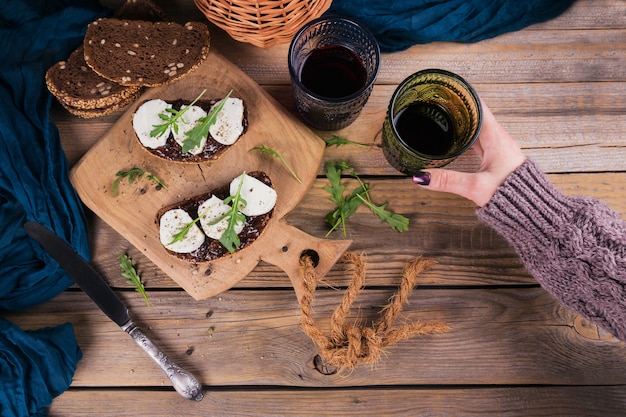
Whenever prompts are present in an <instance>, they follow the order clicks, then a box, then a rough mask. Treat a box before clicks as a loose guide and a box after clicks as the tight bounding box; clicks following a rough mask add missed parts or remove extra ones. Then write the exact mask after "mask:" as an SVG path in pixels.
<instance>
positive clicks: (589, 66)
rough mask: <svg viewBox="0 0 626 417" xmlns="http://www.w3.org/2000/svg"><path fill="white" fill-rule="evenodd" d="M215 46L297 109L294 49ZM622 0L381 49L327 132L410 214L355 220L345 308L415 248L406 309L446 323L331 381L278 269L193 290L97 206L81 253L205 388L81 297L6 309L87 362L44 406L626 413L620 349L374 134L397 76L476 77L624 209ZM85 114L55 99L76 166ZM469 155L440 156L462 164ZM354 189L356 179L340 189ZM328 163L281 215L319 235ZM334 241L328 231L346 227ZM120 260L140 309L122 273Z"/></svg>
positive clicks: (504, 108)
mask: <svg viewBox="0 0 626 417" xmlns="http://www.w3.org/2000/svg"><path fill="white" fill-rule="evenodd" d="M158 3H160V4H161V6H162V7H163V8H164V9H165V10H166V11H167V12H168V13H169V14H170V15H171V16H172V17H174V18H175V19H176V20H177V21H181V22H184V21H187V20H193V19H198V18H201V16H200V14H199V12H198V11H197V10H196V9H195V7H194V5H193V2H192V1H190V0H178V1H160V2H158ZM211 33H212V45H213V47H214V48H216V49H217V50H219V51H220V52H221V53H222V54H223V55H225V56H226V57H227V58H228V59H229V60H230V61H231V62H233V63H234V64H235V65H237V66H238V67H240V68H241V69H243V70H244V71H245V72H246V73H247V74H249V75H250V76H251V77H252V78H253V79H254V80H255V81H256V82H257V83H258V84H260V85H261V86H262V87H263V88H264V89H265V90H266V91H267V92H269V94H270V95H271V96H273V97H274V98H276V99H277V100H278V101H279V102H280V103H282V105H284V106H285V107H286V108H287V109H288V110H289V111H291V112H293V113H294V114H295V113H296V111H295V106H294V103H293V98H292V96H291V87H290V85H289V77H288V71H287V65H286V53H287V48H288V46H287V45H279V46H274V47H270V48H267V49H260V48H257V47H254V46H251V45H248V44H242V43H239V42H236V41H234V40H232V39H231V38H230V37H229V36H227V35H226V34H225V33H224V32H222V31H221V30H218V29H216V28H215V27H213V26H211ZM625 56H626V2H624V0H579V1H577V2H576V4H575V5H574V6H573V7H572V8H571V9H570V10H568V11H567V12H566V13H565V14H563V15H562V16H560V17H558V18H556V19H554V20H552V21H549V22H545V23H542V24H538V25H534V26H532V27H529V28H527V29H524V30H522V31H519V32H516V33H510V34H505V35H502V36H499V37H497V38H495V39H490V40H486V41H483V42H480V43H476V44H467V45H466V44H455V43H437V44H429V45H417V46H414V47H412V48H411V49H409V50H407V51H404V52H400V53H393V54H384V55H383V57H382V66H381V70H380V75H379V77H378V81H377V85H376V86H375V88H374V91H373V93H372V96H371V98H370V100H369V102H368V103H367V106H366V107H365V109H364V110H363V113H362V115H361V116H360V117H359V119H358V120H357V121H356V122H355V123H354V124H353V125H352V126H350V127H348V128H346V129H344V130H342V131H339V132H317V133H319V134H320V136H322V137H324V138H328V137H330V136H331V135H332V133H337V134H339V135H341V136H343V137H345V138H347V139H350V140H354V141H357V142H361V143H364V144H366V145H368V146H367V147H363V148H361V147H355V146H342V147H339V148H335V147H333V148H328V149H327V150H326V153H325V156H324V159H325V160H346V161H348V162H349V163H350V164H352V166H353V167H355V168H356V172H357V173H358V174H359V175H361V176H362V177H363V178H365V179H366V181H367V182H368V183H369V184H370V185H371V186H372V198H373V199H374V201H375V202H377V203H385V202H386V203H389V206H388V207H389V208H390V209H391V210H393V211H395V212H397V213H401V214H404V215H405V216H407V217H409V218H410V231H409V232H405V233H401V234H400V233H397V232H394V231H392V230H391V229H389V228H388V226H387V225H385V224H381V223H380V222H379V220H378V219H377V218H376V217H374V216H373V215H372V214H371V213H370V212H369V211H367V210H365V209H363V210H359V211H358V212H357V213H355V214H354V215H353V216H352V217H351V218H350V219H349V221H348V238H350V239H353V241H354V242H353V244H352V246H351V247H350V251H352V252H355V253H363V254H365V256H366V261H367V280H366V288H365V290H364V291H363V292H362V294H361V295H360V296H359V298H358V300H357V302H356V303H355V305H354V307H353V308H354V310H353V313H352V316H353V317H356V318H358V319H360V320H362V321H366V320H367V319H370V318H375V317H376V315H377V314H378V311H379V309H380V308H381V306H383V305H385V304H386V303H387V302H388V299H389V297H390V296H392V295H393V294H394V292H395V291H396V286H397V285H398V284H399V282H400V275H401V272H402V269H403V268H404V266H405V265H406V264H407V263H408V262H410V261H411V260H413V259H414V258H415V257H416V256H419V255H422V256H424V257H427V258H432V259H435V260H436V261H437V262H438V264H437V265H436V266H435V267H434V268H432V269H431V270H429V271H427V272H426V273H424V274H423V275H421V277H420V281H419V286H418V288H417V289H415V291H414V292H413V293H412V294H411V296H410V297H409V300H408V303H407V305H406V306H405V308H404V311H403V312H402V314H401V317H400V319H401V321H404V322H414V321H418V320H437V321H443V322H446V323H447V324H448V325H449V326H450V330H449V332H447V333H445V334H440V335H433V336H423V337H417V338H413V339H409V340H406V341H402V342H400V343H398V344H396V345H393V346H391V347H389V348H387V349H386V351H385V354H384V355H383V357H382V359H381V360H380V361H379V362H378V363H376V364H375V365H361V366H359V367H357V368H356V369H355V370H354V371H352V372H338V373H331V374H329V375H327V374H325V373H324V372H321V371H323V369H319V370H318V369H317V368H316V365H315V358H316V356H317V355H318V353H319V350H318V348H317V347H316V346H315V344H314V343H313V342H312V341H311V339H309V337H308V336H307V335H306V334H304V333H303V331H302V330H301V327H300V317H301V310H300V305H299V304H298V302H297V300H296V297H295V294H294V292H293V289H292V287H291V284H290V281H289V279H288V278H287V276H286V275H285V274H284V273H283V272H282V271H281V270H279V269H278V268H276V267H274V266H272V265H269V264H266V263H263V262H262V263H261V264H259V265H258V266H257V267H256V268H255V269H254V271H253V272H252V273H251V274H250V275H249V276H248V277H246V278H245V279H244V280H243V281H241V283H240V284H238V285H237V286H236V287H235V288H233V289H231V290H229V291H227V292H225V293H223V294H220V295H218V296H215V297H211V298H209V299H206V300H202V301H195V300H194V299H192V298H191V297H190V296H189V295H188V294H187V293H186V292H184V291H183V290H182V289H181V288H180V287H178V286H177V285H176V284H175V283H174V281H172V280H171V279H170V278H169V277H168V276H167V275H166V274H165V273H164V272H163V271H161V270H159V269H158V268H157V267H155V266H154V265H153V264H152V263H151V262H150V261H149V260H148V259H147V258H146V257H145V256H144V255H143V254H142V253H141V252H139V250H137V249H136V248H135V247H133V246H132V245H130V244H129V243H128V242H127V241H126V240H125V239H124V238H123V237H122V236H121V235H120V234H119V233H117V232H116V231H115V230H113V229H112V228H111V227H109V226H108V225H107V224H105V223H104V222H103V221H102V220H100V219H98V218H97V217H96V216H94V215H93V214H91V215H90V216H89V221H90V233H91V234H90V236H91V246H92V249H93V265H94V266H95V268H96V269H97V270H98V271H100V272H101V273H102V274H103V275H104V276H105V278H106V279H107V281H108V282H109V284H110V285H111V286H112V287H113V288H114V289H115V290H116V292H117V294H118V295H119V296H120V298H121V299H123V301H124V302H125V303H127V304H128V306H129V308H130V311H131V314H132V316H133V317H134V319H135V321H136V322H137V323H138V324H139V325H140V326H142V327H143V328H144V329H145V330H146V331H147V332H148V333H149V334H150V335H151V336H152V337H153V338H154V340H155V341H156V342H157V343H158V344H159V345H161V347H163V349H164V350H165V351H166V352H167V353H168V354H169V355H170V356H171V357H172V358H173V359H175V360H176V361H178V362H179V363H180V364H181V365H183V366H184V367H186V368H188V369H190V370H191V371H192V372H194V373H195V374H196V375H197V376H198V378H199V379H200V380H201V382H202V383H203V385H204V387H205V398H204V399H203V400H202V401H201V402H198V403H197V402H191V401H188V400H185V399H183V398H182V397H181V396H179V395H178V394H177V393H176V392H175V391H173V389H172V388H171V385H170V384H169V381H168V380H167V379H166V378H165V376H164V374H163V373H162V372H161V371H160V370H159V369H158V368H157V367H156V366H155V365H154V363H153V362H152V361H151V359H149V358H148V356H147V355H146V354H145V353H144V352H143V351H141V350H140V349H139V348H138V347H137V346H136V345H135V344H134V342H133V341H132V340H131V339H130V338H129V337H128V336H127V335H125V334H124V333H123V332H122V331H120V329H119V328H118V327H117V326H116V325H115V324H114V323H112V322H111V321H109V320H108V319H107V318H106V317H105V316H104V314H102V313H101V312H100V310H98V308H97V307H96V306H95V305H94V303H93V302H92V301H91V300H89V299H88V298H87V297H86V296H85V295H84V294H83V293H82V292H81V291H80V290H78V289H76V288H70V289H68V290H67V291H65V292H64V293H62V294H60V295H59V296H58V297H56V298H54V299H53V300H51V301H49V302H47V303H45V304H43V305H41V306H39V307H36V308H33V309H31V310H29V311H25V312H20V313H14V314H11V315H9V316H8V318H9V319H10V320H12V321H14V322H16V323H17V324H18V325H20V326H22V327H24V328H40V327H44V326H53V325H57V324H60V323H64V322H68V321H69V322H71V323H73V325H74V326H75V332H76V335H77V338H78V343H79V345H80V347H81V348H82V351H83V355H84V357H83V359H82V360H81V361H80V363H79V365H78V369H77V371H76V373H75V376H74V380H73V383H72V385H71V387H70V388H69V390H67V391H66V392H65V393H63V394H62V395H61V396H59V397H58V398H56V399H55V400H54V402H53V404H52V407H51V408H50V415H51V416H64V417H67V416H83V415H90V416H97V415H103V416H122V415H125V416H129V415H132V416H251V415H276V416H278V415H281V416H282V415H290V416H296V415H297V416H320V415H327V416H340V415H354V416H383V415H394V416H395V415H404V416H426V415H428V416H443V415H446V416H448V415H450V416H452V415H454V416H487V415H493V416H549V417H555V416H568V417H571V416H602V417H607V416H623V415H624V413H626V411H624V410H626V372H625V371H624V370H625V369H626V345H625V344H624V343H623V342H620V341H618V340H617V339H615V338H613V337H611V336H610V335H608V334H607V333H606V332H604V331H602V330H600V329H598V328H597V327H596V326H594V325H591V324H589V323H588V322H587V321H585V320H583V319H581V318H580V317H579V316H577V315H576V314H573V313H572V312H571V311H569V310H567V309H565V308H563V307H561V306H559V304H558V303H556V302H555V301H554V300H553V299H552V298H551V297H550V296H549V295H548V294H547V293H546V292H545V291H544V290H543V289H541V288H540V287H539V286H538V285H537V283H536V282H535V280H534V279H533V278H532V277H531V276H530V275H529V274H528V273H527V272H526V271H525V269H524V268H523V266H522V265H521V264H520V262H519V260H518V258H517V256H516V255H515V253H514V251H513V250H512V249H511V247H510V246H509V245H508V244H507V243H506V242H505V241H504V240H503V239H502V238H501V237H499V236H498V235H497V234H496V233H494V232H493V231H492V230H491V229H490V228H489V227H487V226H485V225H483V224H481V223H480V222H479V221H478V220H477V218H476V216H475V214H474V211H475V208H476V207H475V206H474V205H473V204H472V203H471V202H469V201H467V200H464V199H462V198H460V197H456V196H453V195H448V194H443V193H434V192H429V191H425V190H424V189H420V188H418V187H417V186H415V185H413V184H412V182H411V180H410V178H408V177H405V176H402V175H400V174H399V173H397V172H396V171H395V170H394V169H392V168H391V167H390V166H389V165H388V164H387V163H386V161H385V159H384V157H383V155H382V153H381V149H380V135H379V130H380V127H381V124H382V121H383V117H384V113H385V109H386V106H387V103H388V101H389V98H390V96H391V94H392V92H393V90H394V88H395V87H396V85H397V84H398V83H399V82H400V81H401V80H402V79H404V78H405V77H406V76H408V75H409V74H411V73H412V72H415V71H417V70H419V69H423V68H427V67H438V68H443V69H447V70H451V71H453V72H456V73H459V74H461V75H462V76H464V77H465V78H466V79H467V80H468V81H470V82H471V83H472V84H473V85H474V87H475V88H476V90H477V91H478V93H479V94H480V95H481V96H482V97H483V99H484V100H485V101H486V102H487V103H488V104H489V106H490V107H491V109H492V110H493V112H494V114H495V115H496V117H497V118H498V119H499V120H500V122H501V123H502V125H503V126H504V127H505V128H506V129H507V130H508V131H509V132H510V133H511V134H512V135H513V136H514V137H516V138H517V139H518V140H519V142H520V144H521V146H522V147H523V148H524V151H525V152H526V153H527V154H528V155H529V156H531V157H532V158H534V159H535V160H536V161H537V162H538V164H539V165H540V166H541V167H542V168H543V169H544V170H545V171H546V172H548V173H549V176H550V178H551V179H552V180H553V181H554V182H555V183H556V184H557V185H558V187H559V188H561V189H562V190H564V191H565V192H567V193H572V194H586V195H591V196H594V197H598V198H600V199H603V200H604V201H606V202H607V203H608V204H609V205H610V206H611V207H612V208H613V209H615V210H617V211H618V212H619V213H621V214H622V216H623V217H624V218H626V185H625V184H626V138H625V134H626V59H625V58H624V57H625ZM121 114H122V113H121V112H118V113H115V114H113V115H111V116H107V117H104V118H100V119H91V120H82V119H78V118H75V117H72V116H70V115H69V114H68V113H67V112H65V111H64V110H63V109H62V108H61V107H60V106H58V105H55V106H54V107H53V114H52V118H53V120H54V121H55V122H56V123H57V125H58V127H59V129H60V133H61V139H62V142H63V147H64V149H65V151H66V154H67V157H68V159H69V161H70V164H74V163H76V162H77V161H78V159H79V158H80V157H81V156H82V155H83V154H85V152H87V151H88V150H89V148H90V147H91V146H92V145H93V144H94V143H95V142H96V141H97V140H98V138H99V137H100V136H101V135H102V134H103V133H105V132H106V131H107V130H108V129H110V128H111V126H112V124H113V123H114V122H115V121H116V120H117V119H118V118H119V117H120V115H121ZM476 165H477V158H476V157H475V156H474V155H473V154H472V153H468V154H467V155H464V156H462V157H461V158H460V159H459V160H458V161H456V162H455V163H454V164H453V165H452V168H456V169H460V170H472V169H475V167H476ZM348 183H349V182H348ZM326 184H327V180H326V178H325V177H324V175H323V170H322V169H321V168H320V173H319V176H318V178H317V180H316V181H315V184H314V186H313V188H312V189H311V190H310V192H309V193H308V194H307V196H306V197H305V198H304V199H303V200H302V201H301V203H300V204H299V205H298V207H297V208H296V209H295V210H293V211H292V212H291V213H290V215H289V216H288V218H287V220H288V222H289V223H290V224H292V225H294V226H296V227H298V228H300V229H302V230H303V231H305V232H307V233H309V234H312V235H314V236H318V237H323V236H324V235H325V233H326V231H327V227H328V226H327V224H325V222H324V215H325V214H326V213H327V212H328V211H330V210H331V209H332V204H331V202H330V200H329V199H328V194H327V193H326V191H324V189H323V187H324V186H325V185H326ZM340 237H341V236H340V234H334V235H331V238H340ZM121 253H127V254H128V255H129V256H130V257H131V258H132V259H133V263H134V264H135V266H136V267H137V269H138V270H139V272H140V274H141V276H142V278H143V280H144V281H145V285H146V288H147V290H148V296H149V299H150V301H151V303H152V307H150V308H148V307H147V306H146V304H145V303H144V301H143V299H142V298H141V296H140V295H139V294H138V293H136V292H135V291H133V289H132V288H131V287H130V286H129V285H127V284H126V283H125V279H124V278H122V277H121V276H120V268H119V266H118V256H119V255H120V254H121ZM351 279H352V275H351V274H350V273H349V272H348V271H346V270H345V267H344V265H343V264H337V265H336V266H335V267H334V268H333V270H332V271H331V272H330V273H329V274H328V276H327V277H326V279H325V282H324V285H320V287H319V288H318V290H317V292H316V294H315V295H316V298H315V302H314V306H313V308H314V314H315V317H316V319H317V320H318V322H319V323H320V325H322V326H323V325H327V324H328V322H329V318H330V315H331V314H332V311H333V309H334V308H335V307H336V306H337V305H338V304H339V303H340V301H341V298H342V296H343V294H344V290H345V288H346V286H347V285H348V284H349V283H350V281H351Z"/></svg>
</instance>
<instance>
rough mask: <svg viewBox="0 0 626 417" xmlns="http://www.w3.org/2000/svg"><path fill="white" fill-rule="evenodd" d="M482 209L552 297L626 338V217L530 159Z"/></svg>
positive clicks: (481, 213)
mask: <svg viewBox="0 0 626 417" xmlns="http://www.w3.org/2000/svg"><path fill="white" fill-rule="evenodd" d="M477 215H478V217H479V218H480V219H481V220H482V221H484V222H485V223H487V224H488V225H489V226H491V227H492V228H493V229H494V230H495V231H496V232H498V234H500V235H501V236H503V237H504V238H505V239H506V240H507V241H508V242H509V243H510V244H511V245H512V246H513V247H514V248H515V251H516V252H517V254H518V255H519V257H520V259H521V261H522V263H523V264H524V266H525V267H526V269H527V270H528V272H529V273H531V274H532V275H533V276H534V277H535V279H536V280H537V281H538V282H539V284H541V286H542V287H543V288H544V289H545V290H546V291H548V292H549V293H550V294H551V295H552V296H553V297H555V298H556V299H557V300H559V301H560V302H561V303H562V304H563V305H565V306H566V307H568V308H570V309H571V310H573V311H574V312H576V313H578V314H580V315H582V316H584V317H585V318H587V319H588V320H590V321H592V322H594V323H596V324H597V325H598V326H600V327H602V328H604V329H606V330H607V331H609V332H610V333H612V334H613V335H615V336H616V337H618V338H619V339H620V340H624V341H626V288H625V286H626V223H625V222H624V221H622V220H621V218H620V216H619V215H618V214H617V213H616V212H614V211H612V210H611V209H610V208H609V207H607V205H606V204H604V203H603V202H601V201H598V200H594V199H591V198H585V197H573V196H567V195H565V194H563V193H561V192H560V191H558V190H557V189H556V188H555V187H554V185H553V184H552V183H551V182H550V181H549V180H548V178H547V177H546V175H545V174H544V173H543V172H541V170H540V169H539V168H538V167H537V165H536V164H535V163H534V162H533V161H531V160H527V161H526V162H524V163H523V164H522V165H521V166H520V167H519V168H518V169H517V170H516V171H515V172H513V173H512V174H511V175H510V176H509V177H508V178H507V180H506V181H505V182H504V184H502V185H501V186H500V187H499V188H498V190H497V191H496V193H495V195H494V196H493V197H492V199H491V200H490V201H489V203H487V204H486V205H485V206H484V207H482V208H480V209H478V210H477Z"/></svg>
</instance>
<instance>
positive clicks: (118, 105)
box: [59, 89, 143, 119]
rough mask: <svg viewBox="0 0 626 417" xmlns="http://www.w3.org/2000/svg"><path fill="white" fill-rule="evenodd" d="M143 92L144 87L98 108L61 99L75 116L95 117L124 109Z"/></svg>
mask: <svg viewBox="0 0 626 417" xmlns="http://www.w3.org/2000/svg"><path fill="white" fill-rule="evenodd" d="M142 93H143V89H139V90H137V92H136V93H135V94H132V95H129V96H128V97H126V98H124V99H121V100H119V101H117V102H115V103H113V104H111V105H109V106H107V107H102V108H97V109H83V108H80V107H73V106H71V105H66V104H65V103H63V102H61V101H59V103H61V105H62V106H63V107H64V108H65V109H66V110H67V111H68V112H70V113H71V114H73V115H74V116H77V117H80V118H82V119H93V118H96V117H103V116H107V115H109V114H111V113H113V112H116V111H118V110H121V109H123V108H124V107H126V106H128V105H129V104H131V103H133V102H134V101H135V100H137V99H138V98H139V97H140V96H141V94H142Z"/></svg>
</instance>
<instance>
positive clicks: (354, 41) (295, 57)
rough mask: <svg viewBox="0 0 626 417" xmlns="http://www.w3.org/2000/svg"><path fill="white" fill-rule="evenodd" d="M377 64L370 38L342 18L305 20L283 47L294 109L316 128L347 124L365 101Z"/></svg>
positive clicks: (342, 126)
mask: <svg viewBox="0 0 626 417" xmlns="http://www.w3.org/2000/svg"><path fill="white" fill-rule="evenodd" d="M379 65H380V50H379V47H378V43H377V42H376V39H375V38H374V36H373V35H372V34H371V33H370V32H369V30H367V29H366V28H364V27H362V26H360V25H359V24H358V23H357V22H355V21H353V20H351V19H346V18H342V17H327V18H319V19H316V20H313V21H311V22H309V23H308V24H307V25H305V26H304V27H303V28H302V29H300V31H299V32H298V33H297V34H296V35H295V36H294V38H293V40H292V41H291V45H290V47H289V75H290V76H291V83H292V87H293V95H294V98H295V100H296V106H297V108H298V112H299V113H300V115H301V116H302V118H303V119H304V121H305V122H306V123H307V124H308V125H309V126H311V127H314V128H317V129H320V130H337V129H341V128H344V127H346V126H348V125H349V124H351V123H352V122H353V121H354V120H355V119H356V118H357V117H358V116H359V114H360V112H361V109H362V108H363V106H364V105H365V103H366V102H367V100H368V98H369V96H370V93H371V91H372V87H373V86H374V81H375V80H376V76H377V75H378V67H379Z"/></svg>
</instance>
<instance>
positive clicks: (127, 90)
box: [46, 46, 141, 110]
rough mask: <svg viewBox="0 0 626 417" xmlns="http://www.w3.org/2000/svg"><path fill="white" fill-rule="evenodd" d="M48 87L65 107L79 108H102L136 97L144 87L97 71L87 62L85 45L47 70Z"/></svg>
mask: <svg viewBox="0 0 626 417" xmlns="http://www.w3.org/2000/svg"><path fill="white" fill-rule="evenodd" d="M46 86H47V87H48V90H49V91H50V92H51V93H52V94H53V95H54V96H55V97H56V98H57V100H59V102H60V103H61V104H62V105H63V106H64V107H66V108H67V107H70V108H76V109H79V110H93V109H103V108H106V107H110V106H112V105H115V104H118V103H120V102H122V101H125V100H126V99H127V98H129V97H136V96H137V95H138V94H137V93H138V92H139V91H140V90H141V87H138V86H123V85H120V84H117V83H114V82H112V81H110V80H108V79H106V78H104V77H101V76H100V75H98V74H97V73H96V72H94V71H93V70H92V69H91V68H90V67H89V66H88V65H87V63H85V59H84V54H83V48H82V46H81V47H79V48H78V49H76V50H75V51H74V52H72V53H71V54H70V56H69V58H68V59H67V61H60V62H57V63H56V64H54V65H53V66H52V67H50V69H49V70H48V71H47V72H46Z"/></svg>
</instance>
